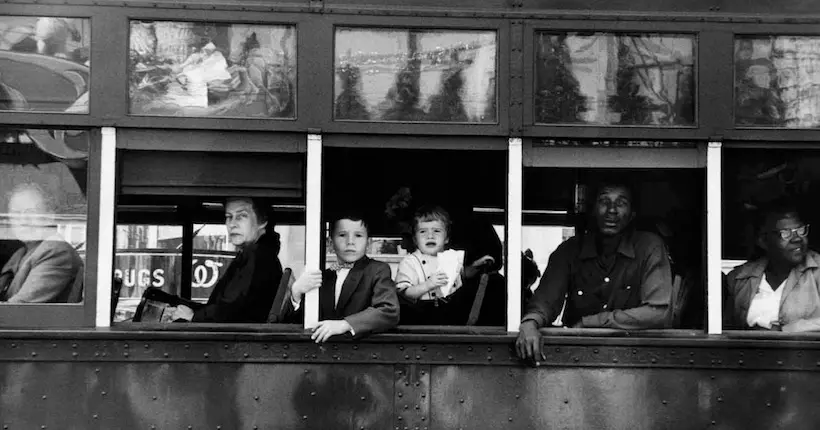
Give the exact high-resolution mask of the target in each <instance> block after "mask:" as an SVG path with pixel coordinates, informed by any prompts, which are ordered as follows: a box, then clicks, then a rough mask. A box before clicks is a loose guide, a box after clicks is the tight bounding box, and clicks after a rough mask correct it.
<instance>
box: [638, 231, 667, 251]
mask: <svg viewBox="0 0 820 430" xmlns="http://www.w3.org/2000/svg"><path fill="white" fill-rule="evenodd" d="M632 238H633V239H632V241H633V242H634V243H635V248H638V249H647V250H650V249H655V248H658V247H663V246H664V244H665V242H664V240H663V239H662V238H661V237H660V236H658V235H657V234H655V233H652V232H648V231H636V232H633V233H632Z"/></svg>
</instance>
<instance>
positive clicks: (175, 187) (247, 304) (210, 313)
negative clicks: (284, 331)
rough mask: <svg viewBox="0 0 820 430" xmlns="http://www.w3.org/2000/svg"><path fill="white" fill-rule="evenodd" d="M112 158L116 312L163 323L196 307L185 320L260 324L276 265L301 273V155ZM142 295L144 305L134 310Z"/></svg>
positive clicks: (131, 153)
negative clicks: (118, 275)
mask: <svg viewBox="0 0 820 430" xmlns="http://www.w3.org/2000/svg"><path fill="white" fill-rule="evenodd" d="M159 133H161V132H159ZM165 137H166V138H167V139H168V140H170V139H174V138H178V139H183V140H181V141H177V144H180V143H184V142H185V140H184V139H190V137H187V136H180V135H179V134H176V133H174V132H170V133H168V134H167V135H166V136H165ZM133 138H139V136H138V133H134V135H133ZM254 138H256V139H266V138H267V137H266V136H260V135H259V134H255V135H254V136H252V137H250V138H249V139H254ZM237 141H240V142H243V143H244V142H246V141H243V140H242V138H241V135H238V137H237ZM231 144H234V142H231ZM119 161H120V162H121V168H120V169H119V171H118V174H119V181H118V186H119V188H118V190H117V215H118V219H119V222H120V227H119V228H120V230H121V231H122V233H121V234H120V235H121V236H122V237H123V238H122V239H120V238H119V237H118V242H121V243H120V246H118V250H117V262H118V264H123V265H128V266H129V267H127V269H129V270H130V272H127V273H128V276H130V277H132V279H133V280H132V281H131V282H128V279H129V278H126V271H125V269H126V268H125V267H117V268H118V269H120V271H121V272H122V276H123V287H122V292H121V294H120V297H121V299H120V305H119V308H120V311H118V312H117V314H118V315H117V318H118V319H122V320H124V321H127V320H128V318H129V317H132V318H133V321H134V322H142V323H145V322H168V321H170V320H173V319H176V318H175V317H174V315H176V314H175V313H174V312H176V310H177V309H178V305H179V304H182V305H185V306H188V307H190V308H191V309H194V310H195V311H197V312H199V313H196V315H197V316H196V318H195V319H194V321H195V322H209V323H264V322H266V321H267V319H268V315H269V312H270V310H271V306H272V302H273V301H274V299H275V297H276V294H277V292H278V291H279V287H280V285H282V278H281V276H280V274H281V272H280V269H279V266H280V265H281V268H282V269H290V270H291V271H292V273H293V275H292V276H299V275H301V274H302V272H303V271H304V266H305V211H304V207H305V203H304V190H303V181H304V178H303V174H304V167H303V164H304V156H303V155H302V154H298V153H273V152H267V153H254V152H247V153H246V152H239V151H236V152H192V151H142V150H121V151H120V156H119ZM226 202H227V203H226ZM229 214H230V216H229ZM131 238H133V239H131ZM128 240H130V242H128V243H126V242H127V241H128ZM126 246H130V247H131V248H132V249H126ZM133 248H145V249H133ZM240 248H241V252H239V251H240ZM238 258H239V260H237V259H238ZM283 271H284V270H282V272H283ZM131 284H133V285H131ZM152 287H156V288H159V289H161V290H162V291H163V292H164V293H168V294H170V295H172V296H168V295H166V294H162V292H159V291H156V290H153V289H151V288H152ZM146 292H148V293H147V294H146ZM173 296H176V297H173ZM143 298H145V299H146V300H145V301H146V303H149V304H146V305H145V306H143V307H142V308H139V307H137V306H139V304H140V300H141V299H143ZM211 299H213V300H211ZM209 301H211V302H212V304H211V305H208V306H206V307H202V306H203V304H206V303H208V302H209ZM263 308H264V309H263ZM202 309H204V310H202ZM146 310H150V312H148V311H146ZM200 310H202V311H201V312H200ZM145 312H147V313H145ZM129 313H131V314H133V315H129ZM187 318H190V316H188V317H185V318H182V319H187Z"/></svg>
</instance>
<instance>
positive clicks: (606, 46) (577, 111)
mask: <svg viewBox="0 0 820 430" xmlns="http://www.w3.org/2000/svg"><path fill="white" fill-rule="evenodd" d="M535 38H536V43H535V48H536V55H535V101H534V112H533V116H534V118H535V122H536V123H538V124H589V125H649V126H667V127H669V126H692V125H695V123H696V120H695V92H696V91H695V58H696V53H695V36H692V35H681V34H655V33H642V34H631V33H595V32H592V33H580V32H570V33H556V32H537V33H536V36H535Z"/></svg>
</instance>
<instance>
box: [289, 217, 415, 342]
mask: <svg viewBox="0 0 820 430" xmlns="http://www.w3.org/2000/svg"><path fill="white" fill-rule="evenodd" d="M330 233H331V237H332V239H333V250H334V252H335V253H336V257H337V259H338V263H337V264H334V265H333V267H331V268H330V269H328V270H325V271H324V273H323V272H320V271H318V270H313V271H306V272H305V273H304V274H303V275H302V276H301V277H300V278H299V279H298V280H297V281H296V282H294V284H293V286H292V287H291V299H290V300H289V302H288V303H287V304H286V306H285V309H284V315H283V318H282V319H284V320H290V321H294V322H295V321H298V320H301V318H302V315H303V311H304V308H303V307H302V298H303V297H304V295H305V293H307V292H308V291H311V290H313V289H316V288H319V320H320V321H319V324H318V326H317V327H316V329H315V330H314V331H313V334H312V336H311V338H312V339H313V340H315V341H316V343H320V342H324V341H326V340H328V339H329V338H330V337H331V336H335V335H343V334H346V333H350V334H351V335H352V336H355V337H361V336H364V335H366V334H369V333H375V332H381V331H385V330H388V329H390V328H392V327H395V326H396V324H398V322H399V301H398V297H397V296H396V284H395V283H394V282H393V279H392V276H391V272H390V266H388V265H387V264H385V263H382V262H380V261H376V260H372V259H370V258H368V257H367V256H366V255H365V252H366V250H367V238H368V231H367V224H366V223H365V221H364V220H363V218H362V217H361V216H358V215H356V214H346V215H343V216H340V217H338V218H337V219H335V220H334V222H333V223H332V224H331V232H330ZM320 287H321V288H320Z"/></svg>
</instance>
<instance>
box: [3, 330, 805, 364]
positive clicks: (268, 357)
mask: <svg viewBox="0 0 820 430" xmlns="http://www.w3.org/2000/svg"><path fill="white" fill-rule="evenodd" d="M129 334H130V333H129ZM134 334H136V333H134ZM162 334H169V333H162ZM155 335H156V336H159V335H160V333H157V334H155ZM175 335H176V336H174V337H180V336H178V335H179V333H177V334H175ZM233 336H236V335H235V334H234V335H229V334H225V335H223V336H219V337H216V336H210V339H207V340H206V339H202V338H198V336H191V337H190V338H188V339H186V338H185V337H181V339H167V338H166V339H151V338H150V337H143V336H139V337H138V338H136V339H130V340H125V339H119V340H111V339H93V338H85V339H79V338H78V339H67V338H60V339H47V338H20V339H14V338H2V339H0V362H3V361H32V362H42V361H51V362H112V361H114V362H166V363H178V362H186V363H189V362H202V363H292V364H300V363H314V364H367V365H380V364H388V365H392V364H426V365H430V364H434V365H435V364H438V365H441V364H444V365H482V366H514V367H518V366H521V365H522V363H521V361H520V360H518V358H517V357H516V355H515V353H514V351H513V348H512V346H513V342H514V339H515V338H514V337H513V336H497V337H486V336H485V337H482V336H475V337H473V339H471V338H470V337H465V336H461V337H458V336H453V337H448V336H419V335H417V336H416V339H413V340H409V339H401V338H400V337H399V336H390V337H377V338H375V339H373V340H374V341H373V342H367V341H366V342H359V343H354V342H344V343H341V342H340V343H328V344H323V345H317V344H315V343H313V342H311V341H310V340H309V337H308V336H306V335H301V334H300V335H285V336H280V337H282V339H258V340H251V339H241V340H240V339H236V338H232V337H233ZM388 339H390V340H392V341H391V342H385V340H388ZM471 340H472V342H471ZM818 347H820V344H818V343H817V342H776V341H760V340H735V341H727V340H722V341H717V342H715V341H707V340H705V339H702V340H700V341H692V340H689V339H663V340H661V339H619V338H610V339H606V338H574V337H563V338H561V337H552V338H548V339H545V345H544V348H543V351H544V355H545V357H546V358H545V360H543V361H542V365H544V366H551V367H555V366H558V367H561V366H569V367H646V368H682V369H741V370H792V371H806V370H811V371H818V370H820V348H818Z"/></svg>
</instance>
